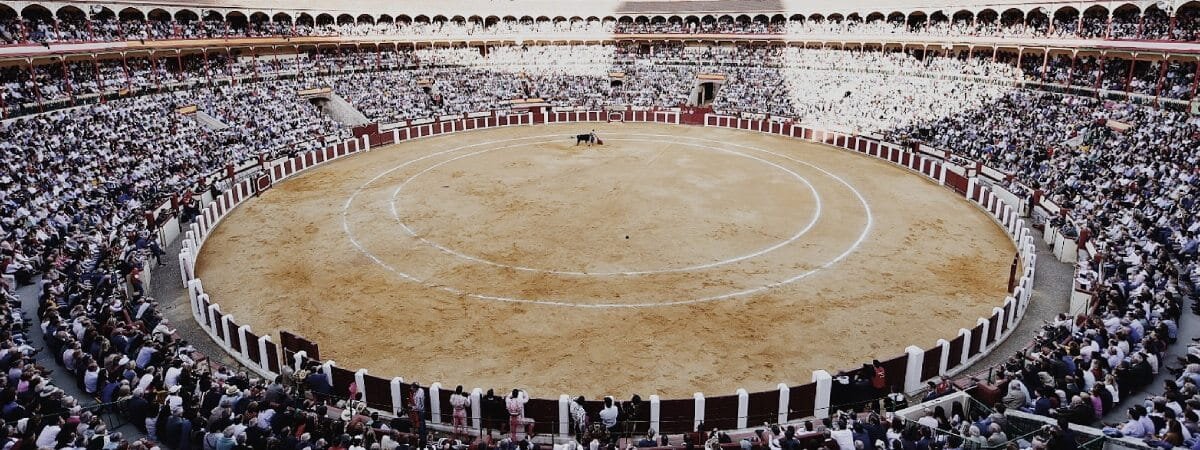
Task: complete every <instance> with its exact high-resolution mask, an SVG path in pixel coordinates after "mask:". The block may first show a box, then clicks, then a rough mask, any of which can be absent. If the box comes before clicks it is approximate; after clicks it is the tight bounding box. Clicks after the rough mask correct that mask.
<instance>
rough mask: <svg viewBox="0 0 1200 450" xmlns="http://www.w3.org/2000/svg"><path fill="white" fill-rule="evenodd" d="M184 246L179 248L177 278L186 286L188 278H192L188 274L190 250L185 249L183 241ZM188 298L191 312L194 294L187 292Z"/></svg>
mask: <svg viewBox="0 0 1200 450" xmlns="http://www.w3.org/2000/svg"><path fill="white" fill-rule="evenodd" d="M183 247H184V248H181V249H179V279H180V280H181V281H183V285H184V286H187V282H188V279H190V278H192V277H191V276H189V275H188V255H190V254H191V251H190V250H188V249H187V242H184V245H183ZM188 298H189V299H190V300H191V301H192V314H193V315H195V313H196V295H195V294H193V293H188Z"/></svg>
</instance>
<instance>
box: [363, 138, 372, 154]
mask: <svg viewBox="0 0 1200 450" xmlns="http://www.w3.org/2000/svg"><path fill="white" fill-rule="evenodd" d="M362 148H363V150H366V151H368V152H369V151H371V136H369V135H366V134H364V135H362Z"/></svg>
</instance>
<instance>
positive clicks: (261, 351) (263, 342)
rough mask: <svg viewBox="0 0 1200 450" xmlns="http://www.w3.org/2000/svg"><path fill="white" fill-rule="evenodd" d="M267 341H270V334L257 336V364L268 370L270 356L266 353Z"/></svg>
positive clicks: (269, 367) (269, 369) (269, 368)
mask: <svg viewBox="0 0 1200 450" xmlns="http://www.w3.org/2000/svg"><path fill="white" fill-rule="evenodd" d="M269 342H271V336H260V337H259V338H258V365H260V366H262V368H263V370H266V371H268V372H270V371H271V357H270V356H268V355H267V343H269Z"/></svg>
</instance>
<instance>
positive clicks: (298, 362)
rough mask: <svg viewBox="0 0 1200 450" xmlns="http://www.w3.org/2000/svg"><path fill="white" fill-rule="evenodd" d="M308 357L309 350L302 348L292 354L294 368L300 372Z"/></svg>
mask: <svg viewBox="0 0 1200 450" xmlns="http://www.w3.org/2000/svg"><path fill="white" fill-rule="evenodd" d="M305 358H308V352H306V351H304V350H300V351H298V352H296V353H295V354H293V355H292V369H293V370H295V371H297V372H299V371H300V368H301V367H303V366H304V359H305Z"/></svg>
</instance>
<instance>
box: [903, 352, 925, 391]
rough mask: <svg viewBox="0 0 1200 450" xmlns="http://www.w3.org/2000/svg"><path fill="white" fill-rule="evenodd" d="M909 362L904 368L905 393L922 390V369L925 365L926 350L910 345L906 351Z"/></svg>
mask: <svg viewBox="0 0 1200 450" xmlns="http://www.w3.org/2000/svg"><path fill="white" fill-rule="evenodd" d="M904 353H905V354H907V355H908V360H907V361H906V364H905V366H904V392H917V391H919V390H921V382H922V381H924V380H922V379H921V369H922V368H923V366H924V365H925V349H922V348H921V347H917V346H915V345H910V346H908V347H907V348H905V349H904Z"/></svg>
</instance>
